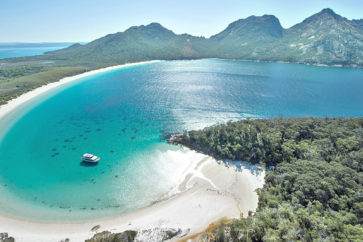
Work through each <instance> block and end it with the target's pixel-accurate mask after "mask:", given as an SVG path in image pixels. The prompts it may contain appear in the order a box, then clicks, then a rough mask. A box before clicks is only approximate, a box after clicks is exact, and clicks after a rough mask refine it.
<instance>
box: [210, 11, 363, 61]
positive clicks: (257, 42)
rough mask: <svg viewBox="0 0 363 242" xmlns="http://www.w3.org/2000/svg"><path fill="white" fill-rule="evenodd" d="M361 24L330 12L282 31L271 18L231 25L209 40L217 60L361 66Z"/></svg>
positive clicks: (362, 50)
mask: <svg viewBox="0 0 363 242" xmlns="http://www.w3.org/2000/svg"><path fill="white" fill-rule="evenodd" d="M362 26H363V21H362V20H353V21H349V20H347V19H346V18H343V17H341V16H340V15H337V14H336V13H335V12H334V11H333V10H331V9H323V10H322V11H321V12H319V13H317V14H314V15H313V16H311V17H309V18H307V19H305V20H304V21H303V22H302V23H299V24H297V25H295V26H292V27H291V28H289V29H283V28H282V27H281V25H280V22H279V21H278V19H277V18H276V17H274V16H272V15H264V16H262V17H255V16H252V17H248V18H247V19H241V20H238V21H236V22H234V23H232V24H230V25H229V26H228V27H227V28H226V29H225V30H223V31H222V32H221V33H219V34H217V35H214V36H212V37H211V39H213V40H216V41H217V42H218V43H217V49H218V54H219V56H221V57H223V58H237V59H249V60H268V61H289V62H298V63H311V64H318V63H320V64H340V65H362V64H363V31H362V30H363V28H362Z"/></svg>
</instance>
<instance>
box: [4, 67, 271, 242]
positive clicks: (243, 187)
mask: <svg viewBox="0 0 363 242" xmlns="http://www.w3.org/2000/svg"><path fill="white" fill-rule="evenodd" d="M153 62H155V61H153ZM144 63H150V62H140V63H134V64H125V65H119V66H113V67H108V68H103V69H100V70H94V71H90V72H86V73H83V74H80V75H76V76H73V77H67V78H63V79H61V80H60V81H59V82H56V83H51V84H48V85H46V86H43V87H40V88H37V89H35V90H33V91H31V92H28V93H26V94H23V95H21V96H20V97H18V98H16V99H14V100H11V101H10V102H9V103H8V104H6V105H3V106H1V107H0V120H1V119H2V118H3V117H5V116H6V115H7V114H9V113H11V112H12V111H13V110H14V109H16V108H17V107H19V106H21V105H22V104H25V103H26V102H27V101H29V100H31V99H32V98H34V97H37V96H39V95H41V94H42V93H45V92H47V91H49V90H51V89H53V88H56V87H59V86H61V85H63V84H65V83H69V82H71V81H74V80H76V79H78V78H82V77H86V76H89V75H93V74H96V73H100V72H105V71H109V70H113V69H118V68H122V67H126V66H132V65H140V64H144ZM173 152H178V151H173ZM179 152H180V151H179ZM185 157H186V159H193V160H192V161H191V162H190V164H191V165H190V167H188V169H186V170H185V172H184V173H183V175H182V176H181V177H180V182H179V185H178V186H177V187H176V188H175V189H177V191H178V193H177V194H176V195H174V196H172V197H171V198H169V199H168V200H165V201H161V202H158V203H156V204H154V205H152V206H149V207H147V208H144V209H140V210H138V211H134V212H131V213H129V214H126V215H122V216H118V217H114V218H105V219H99V220H94V221H87V222H74V223H66V222H65V223H45V222H39V221H28V220H26V219H18V218H11V217H7V216H5V215H0V233H1V232H7V233H8V234H9V236H12V237H14V238H15V239H16V241H47V242H48V241H61V240H64V239H66V238H69V239H70V241H84V240H85V239H88V238H91V237H92V236H93V235H94V234H95V233H96V232H101V231H104V230H108V231H111V232H122V231H125V230H128V229H133V230H142V229H149V228H155V227H158V228H176V229H177V228H181V229H184V230H188V229H189V230H190V231H189V233H188V235H191V234H195V233H198V232H201V231H203V230H204V229H205V228H206V227H207V226H208V225H209V224H211V223H213V222H215V221H218V220H220V219H221V218H239V217H240V216H241V215H242V214H243V215H244V216H246V215H247V213H248V211H250V210H251V211H254V210H255V209H256V207H257V202H258V197H257V194H256V192H255V190H256V189H257V188H261V187H262V186H263V183H264V171H262V172H256V169H251V168H249V169H247V168H243V169H242V170H241V171H237V169H236V168H235V167H234V166H230V167H227V166H226V165H225V164H224V163H221V164H219V163H218V162H217V161H216V160H214V159H213V158H212V157H209V156H206V155H203V154H199V153H196V152H195V151H191V150H185ZM191 157H192V158H191ZM96 225H99V226H100V228H99V229H98V230H97V231H91V229H92V228H93V227H94V226H96Z"/></svg>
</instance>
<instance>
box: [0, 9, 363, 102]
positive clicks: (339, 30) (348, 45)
mask: <svg viewBox="0 0 363 242" xmlns="http://www.w3.org/2000/svg"><path fill="white" fill-rule="evenodd" d="M362 26H363V25H362V20H361V19H360V20H348V19H346V18H344V17H341V16H339V15H338V14H336V13H334V12H333V11H332V10H331V9H324V10H322V11H321V12H319V13H317V14H314V15H313V16H311V17H309V18H307V19H305V20H304V21H303V22H301V23H299V24H297V25H295V26H292V27H291V28H289V29H284V28H283V27H282V26H281V24H280V21H279V20H278V19H277V18H276V17H275V16H273V15H264V16H250V17H248V18H246V19H240V20H237V21H235V22H233V23H231V24H230V25H228V27H227V28H226V29H225V30H223V31H222V32H220V33H218V34H216V35H214V36H212V37H211V38H204V37H195V36H191V35H188V34H175V33H174V32H172V31H171V30H168V29H166V28H165V27H163V26H162V25H160V24H158V23H151V24H149V25H141V26H136V27H131V28H129V29H127V30H126V31H124V32H118V33H114V34H109V35H106V36H104V37H102V38H99V39H96V40H94V41H92V42H90V43H88V44H85V45H81V44H74V45H72V46H70V47H69V48H65V49H62V50H57V51H52V52H48V53H46V54H45V55H40V56H32V57H21V58H9V59H3V60H0V104H3V103H6V102H7V101H8V100H10V99H12V98H15V97H17V96H18V95H20V94H22V93H24V92H27V91H29V90H31V89H34V88H36V87H39V86H42V85H45V84H47V83H50V82H55V81H57V80H59V79H60V78H62V77H65V76H70V75H74V74H77V73H82V72H85V71H88V70H93V69H98V68H102V67H107V66H112V65H119V64H124V63H129V62H138V61H146V60H155V59H160V60H177V59H178V60H180V59H199V58H225V59H242V60H253V61H287V62H296V63H304V64H327V65H343V66H351V67H363V28H362Z"/></svg>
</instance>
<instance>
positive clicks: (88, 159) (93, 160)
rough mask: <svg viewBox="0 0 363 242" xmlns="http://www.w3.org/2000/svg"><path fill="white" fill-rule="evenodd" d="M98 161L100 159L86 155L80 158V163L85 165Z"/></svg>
mask: <svg viewBox="0 0 363 242" xmlns="http://www.w3.org/2000/svg"><path fill="white" fill-rule="evenodd" d="M99 160H100V157H98V156H95V155H92V154H88V153H86V154H84V155H83V156H82V161H83V162H87V163H97V162H98V161H99Z"/></svg>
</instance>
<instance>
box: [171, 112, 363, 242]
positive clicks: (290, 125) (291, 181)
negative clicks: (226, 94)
mask: <svg viewBox="0 0 363 242" xmlns="http://www.w3.org/2000/svg"><path fill="white" fill-rule="evenodd" d="M173 142H175V143H180V144H183V145H186V146H188V147H191V148H194V149H197V150H200V151H203V152H204V153H206V154H210V155H213V156H215V157H216V158H220V159H233V160H248V161H251V162H254V163H256V162H259V163H264V164H266V165H273V167H274V168H273V169H272V170H271V171H269V172H267V173H266V177H265V185H264V187H263V189H261V190H259V191H258V194H259V204H258V209H257V212H256V213H255V214H251V216H249V217H248V218H246V219H240V220H236V221H234V222H233V223H232V224H230V225H226V228H224V227H220V228H219V229H218V230H217V231H215V234H214V235H212V236H211V235H205V236H210V237H211V238H214V240H216V241H230V240H227V239H231V240H232V241H296V240H302V241H361V239H362V238H363V190H362V189H363V118H356V119H342V118H334V119H328V118H326V119H316V118H299V119H269V120H243V121H239V122H230V123H228V124H225V125H218V126H214V127H210V128H205V129H203V130H200V131H190V132H187V133H185V134H183V135H181V136H176V137H174V138H173ZM227 228H228V229H227Z"/></svg>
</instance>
